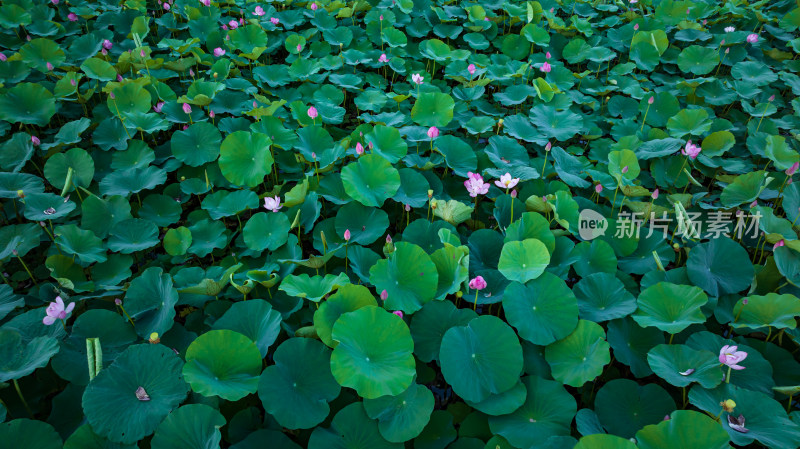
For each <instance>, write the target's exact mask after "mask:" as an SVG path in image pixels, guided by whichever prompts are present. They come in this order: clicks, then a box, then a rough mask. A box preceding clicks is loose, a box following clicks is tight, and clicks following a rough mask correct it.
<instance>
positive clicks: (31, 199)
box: [24, 193, 77, 221]
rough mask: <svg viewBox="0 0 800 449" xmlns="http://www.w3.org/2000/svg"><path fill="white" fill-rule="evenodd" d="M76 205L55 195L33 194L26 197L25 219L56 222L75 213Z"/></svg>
mask: <svg viewBox="0 0 800 449" xmlns="http://www.w3.org/2000/svg"><path fill="white" fill-rule="evenodd" d="M76 207H77V206H76V204H75V203H74V202H72V201H69V200H67V201H64V198H62V197H61V196H59V195H56V194H54V193H31V194H26V195H25V212H24V215H25V218H27V219H28V220H31V221H44V220H55V219H58V218H62V217H66V216H67V215H68V214H69V213H70V212H72V211H74V210H75V208H76Z"/></svg>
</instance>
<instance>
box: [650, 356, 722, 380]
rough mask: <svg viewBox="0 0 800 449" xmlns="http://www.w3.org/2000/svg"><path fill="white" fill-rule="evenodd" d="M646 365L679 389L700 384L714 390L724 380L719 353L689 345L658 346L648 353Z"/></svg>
mask: <svg viewBox="0 0 800 449" xmlns="http://www.w3.org/2000/svg"><path fill="white" fill-rule="evenodd" d="M647 362H648V363H649V364H650V368H652V370H653V372H654V373H656V375H657V376H658V377H660V378H662V379H664V380H666V381H667V382H669V383H670V384H672V385H674V386H676V387H685V386H687V385H689V384H690V383H692V382H697V383H699V384H700V385H702V386H703V387H704V388H714V387H716V386H717V385H719V384H720V383H721V382H722V379H723V377H724V375H723V372H722V368H721V364H720V363H719V356H718V355H717V354H714V353H712V352H709V351H705V350H695V349H692V348H690V347H688V346H686V345H658V346H656V347H655V348H653V349H651V350H650V352H648V353H647Z"/></svg>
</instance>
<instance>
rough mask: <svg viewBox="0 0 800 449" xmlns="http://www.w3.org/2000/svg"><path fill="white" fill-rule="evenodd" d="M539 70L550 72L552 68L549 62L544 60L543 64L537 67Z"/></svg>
mask: <svg viewBox="0 0 800 449" xmlns="http://www.w3.org/2000/svg"><path fill="white" fill-rule="evenodd" d="M539 70H541V71H542V72H544V73H550V71H551V70H553V66H551V65H550V63H549V62H547V61H545V62H544V64H542V65H541V67H539Z"/></svg>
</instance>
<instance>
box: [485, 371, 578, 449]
mask: <svg viewBox="0 0 800 449" xmlns="http://www.w3.org/2000/svg"><path fill="white" fill-rule="evenodd" d="M522 383H523V384H524V385H525V388H526V389H527V391H528V396H527V398H526V399H525V403H524V404H522V406H521V407H520V408H518V409H517V410H516V411H514V413H511V414H508V415H502V416H490V417H489V428H490V429H491V431H492V433H495V434H497V435H501V436H502V437H504V438H505V439H507V440H508V442H509V443H511V444H512V445H513V447H531V446H534V445H536V444H537V443H538V442H541V441H545V440H547V439H548V438H550V437H552V436H557V435H569V433H570V425H571V424H572V419H573V418H574V417H575V412H577V411H578V407H577V404H576V402H575V398H574V397H572V395H571V394H569V393H568V392H567V390H566V388H564V386H563V385H562V384H561V383H560V382H556V381H552V380H546V379H543V378H541V377H538V376H526V377H523V378H522Z"/></svg>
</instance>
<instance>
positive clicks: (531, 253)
mask: <svg viewBox="0 0 800 449" xmlns="http://www.w3.org/2000/svg"><path fill="white" fill-rule="evenodd" d="M549 263H550V252H549V251H547V247H546V246H545V245H544V243H542V242H541V241H540V240H537V239H525V240H523V241H521V242H518V241H517V242H515V241H511V242H506V243H505V244H504V245H503V250H502V251H501V252H500V259H499V260H498V262H497V269H498V270H500V272H501V273H503V276H505V277H506V278H507V279H508V280H510V281H517V282H520V283H525V282H528V281H529V280H531V279H536V278H537V277H539V276H541V274H542V273H544V270H545V268H547V265H548V264H549Z"/></svg>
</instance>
